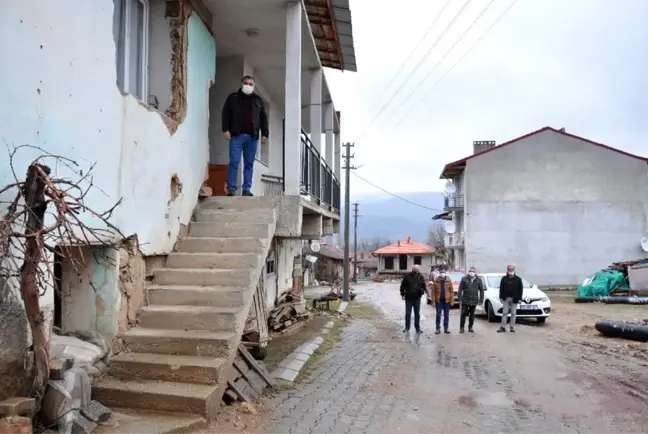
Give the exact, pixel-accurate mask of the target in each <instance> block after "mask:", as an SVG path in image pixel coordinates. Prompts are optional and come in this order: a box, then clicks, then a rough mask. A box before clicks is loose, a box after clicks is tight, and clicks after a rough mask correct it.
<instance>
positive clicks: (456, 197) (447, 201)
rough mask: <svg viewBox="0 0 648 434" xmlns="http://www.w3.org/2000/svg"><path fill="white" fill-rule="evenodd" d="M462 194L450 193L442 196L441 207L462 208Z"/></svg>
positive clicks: (446, 208)
mask: <svg viewBox="0 0 648 434" xmlns="http://www.w3.org/2000/svg"><path fill="white" fill-rule="evenodd" d="M463 206H464V197H463V194H450V195H448V196H446V197H444V198H443V207H444V209H445V210H449V209H457V208H463Z"/></svg>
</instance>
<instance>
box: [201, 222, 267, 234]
mask: <svg viewBox="0 0 648 434" xmlns="http://www.w3.org/2000/svg"><path fill="white" fill-rule="evenodd" d="M270 227H271V224H270V223H245V222H227V223H200V222H192V223H191V224H190V225H189V235H191V236H192V237H230V238H238V237H258V238H270V235H271V229H270Z"/></svg>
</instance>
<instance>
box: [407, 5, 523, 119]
mask: <svg viewBox="0 0 648 434" xmlns="http://www.w3.org/2000/svg"><path fill="white" fill-rule="evenodd" d="M517 1H518V0H513V2H512V3H511V4H510V5H509V6H508V7H507V8H506V9H504V11H503V12H502V13H501V14H500V15H499V16H498V17H497V19H495V21H493V23H492V24H491V25H490V26H488V28H487V29H486V31H485V32H484V33H483V34H482V35H481V36H480V37H479V38H478V39H477V40H476V41H475V42H474V43H473V44H472V45H471V46H470V48H468V50H467V51H466V52H465V53H464V54H463V55H462V56H461V57H460V58H459V60H457V61H456V62H455V64H454V65H452V66H451V67H450V69H448V70H447V71H446V72H445V73H444V74H443V75H442V76H441V77H440V78H439V79H438V80H437V81H436V82H435V83H434V85H433V86H432V87H431V88H430V92H431V91H433V90H434V89H435V88H436V87H437V86H438V85H439V83H441V82H442V81H443V80H444V79H445V78H446V77H447V76H448V75H450V73H451V72H452V70H453V69H455V68H456V67H457V65H459V64H460V63H461V62H462V61H463V60H464V59H465V58H466V57H468V54H470V52H471V51H472V50H473V49H474V48H475V47H476V46H477V45H479V43H480V42H481V41H482V39H484V37H485V36H486V35H487V34H488V32H490V31H491V30H492V29H493V27H495V26H496V25H497V23H498V22H499V21H500V20H501V19H502V18H503V17H504V15H506V14H507V13H508V11H509V10H511V8H512V7H513V6H514V5H515V4H516V3H517ZM423 101H425V98H423V99H421V100H420V101H419V102H417V103H415V104H413V105H412V106H411V107H410V108H409V110H407V112H406V113H405V115H404V116H402V117H401V118H400V119H399V120H398V122H396V123H395V124H394V128H395V127H397V126H398V125H400V123H401V122H403V121H404V120H405V119H406V118H407V116H408V115H409V114H410V113H411V112H412V111H413V110H414V109H415V108H416V107H418V106H419V105H420V104H421V103H422V102H423Z"/></svg>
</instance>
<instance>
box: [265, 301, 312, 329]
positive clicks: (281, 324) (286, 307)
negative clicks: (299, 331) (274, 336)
mask: <svg viewBox="0 0 648 434" xmlns="http://www.w3.org/2000/svg"><path fill="white" fill-rule="evenodd" d="M310 316H311V314H310V312H308V311H307V310H306V302H305V301H304V299H303V298H302V297H301V295H299V294H294V293H293V292H290V291H289V292H286V293H284V294H283V295H282V296H281V297H280V298H279V302H278V303H277V306H276V307H275V308H274V309H272V310H271V311H270V314H269V315H268V324H269V326H270V328H271V329H272V331H273V332H282V333H288V332H289V331H292V330H293V329H296V328H299V327H300V326H301V324H300V323H302V322H304V321H306V320H308V319H309V318H310Z"/></svg>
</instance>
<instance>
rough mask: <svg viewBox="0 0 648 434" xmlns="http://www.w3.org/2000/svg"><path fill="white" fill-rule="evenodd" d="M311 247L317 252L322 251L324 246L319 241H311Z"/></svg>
mask: <svg viewBox="0 0 648 434" xmlns="http://www.w3.org/2000/svg"><path fill="white" fill-rule="evenodd" d="M310 248H311V250H312V251H313V253H317V252H319V251H320V249H321V248H322V246H320V243H318V242H317V241H311V245H310Z"/></svg>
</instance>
